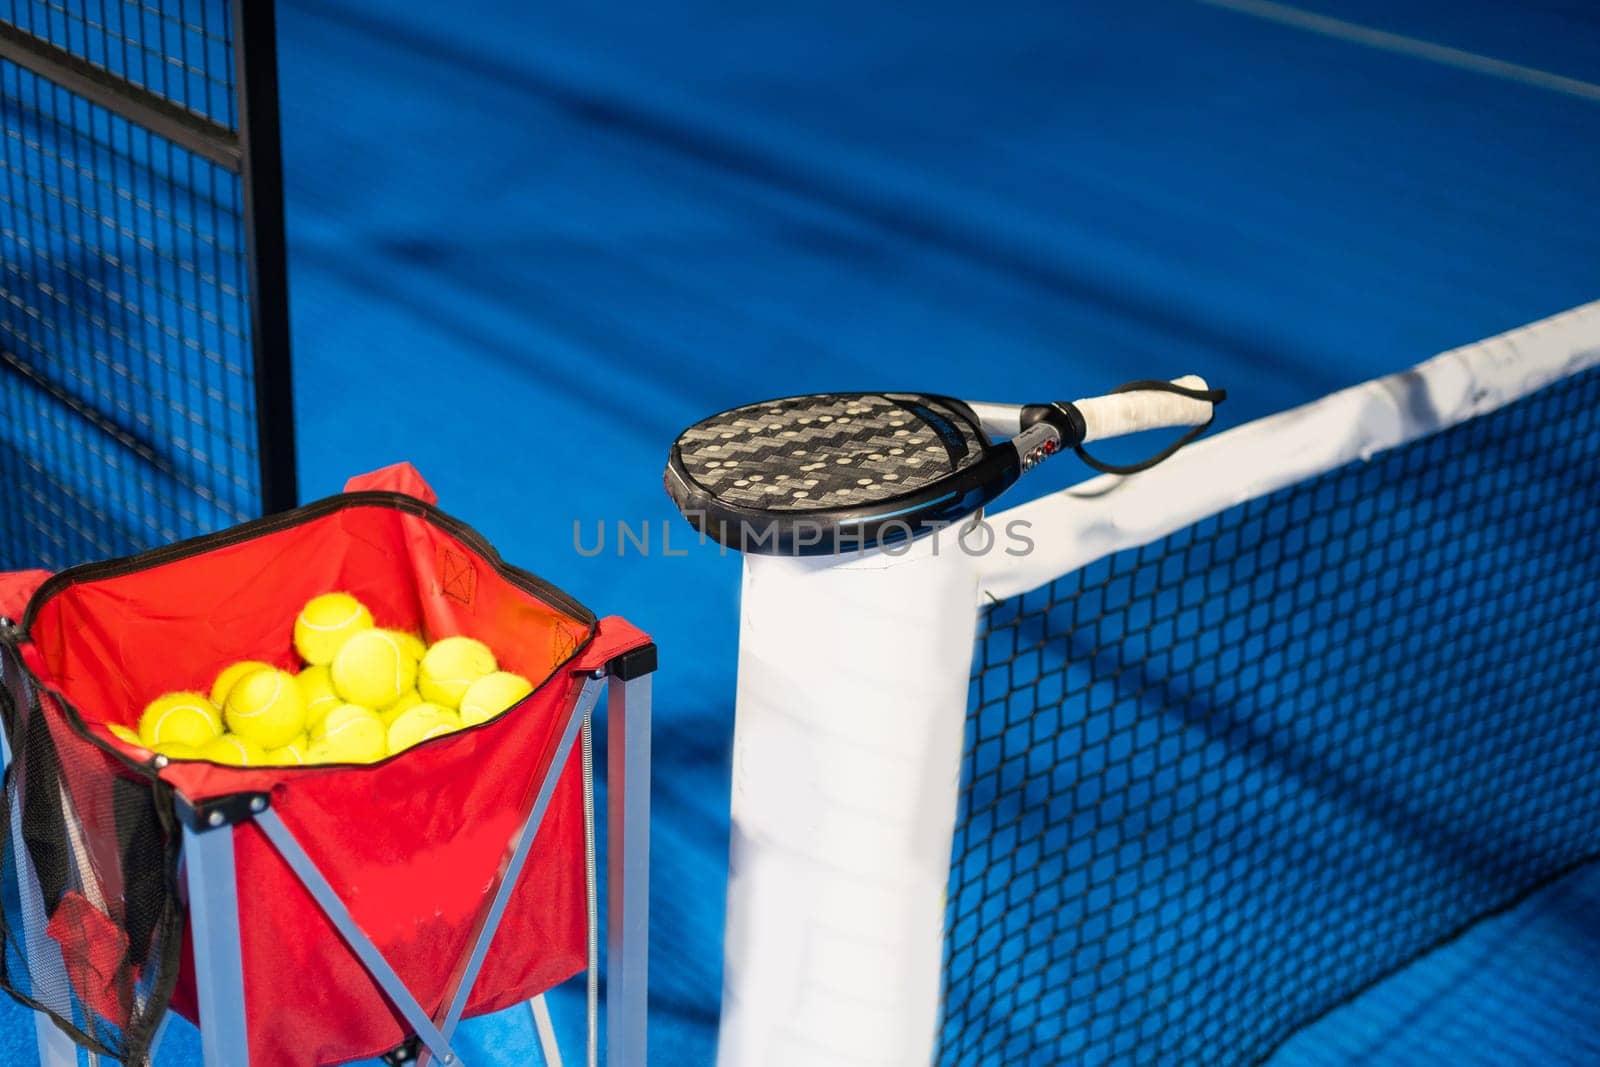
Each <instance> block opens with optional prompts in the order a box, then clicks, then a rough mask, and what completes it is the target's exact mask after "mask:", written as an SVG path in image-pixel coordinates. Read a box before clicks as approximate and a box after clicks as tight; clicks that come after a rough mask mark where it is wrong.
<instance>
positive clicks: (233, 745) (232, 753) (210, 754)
mask: <svg viewBox="0 0 1600 1067" xmlns="http://www.w3.org/2000/svg"><path fill="white" fill-rule="evenodd" d="M199 758H200V759H208V760H210V761H211V762H212V763H226V764H229V765H231V766H234V767H255V766H258V765H260V764H263V763H265V762H267V750H266V749H265V748H262V747H261V744H260V742H257V741H253V740H251V739H250V738H248V737H242V736H240V735H239V734H223V735H222V736H221V737H217V738H213V739H212V740H210V741H207V742H206V743H205V744H204V745H202V746H201V747H200V752H199Z"/></svg>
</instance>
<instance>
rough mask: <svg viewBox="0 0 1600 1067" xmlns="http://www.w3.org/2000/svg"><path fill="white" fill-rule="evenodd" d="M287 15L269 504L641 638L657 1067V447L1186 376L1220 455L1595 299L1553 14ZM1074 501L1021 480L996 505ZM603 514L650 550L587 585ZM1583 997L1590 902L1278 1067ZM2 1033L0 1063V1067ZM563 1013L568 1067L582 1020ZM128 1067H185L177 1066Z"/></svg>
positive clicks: (682, 922) (1372, 1010)
mask: <svg viewBox="0 0 1600 1067" xmlns="http://www.w3.org/2000/svg"><path fill="white" fill-rule="evenodd" d="M279 21H280V33H281V46H280V47H281V64H282V82H283V122H284V132H285V142H286V143H285V157H286V166H287V169H288V210H289V226H290V234H289V236H290V248H291V273H292V313H293V319H294V341H295V345H296V360H297V363H296V370H295V375H296V380H295V390H296V402H297V405H298V432H299V440H300V448H301V454H300V472H301V484H302V491H303V495H304V496H305V497H306V498H307V499H310V498H315V497H318V496H322V495H326V494H328V493H332V492H336V491H338V489H339V488H340V486H341V485H342V484H343V482H344V480H345V478H346V477H348V476H349V475H351V474H355V473H359V472H362V471H365V470H368V469H371V468H375V467H378V466H382V465H384V464H388V463H391V462H394V461H397V460H400V459H407V460H410V461H411V462H413V463H414V464H416V465H417V467H418V468H419V469H420V470H421V471H422V472H423V473H424V474H425V475H426V476H427V477H428V478H429V479H430V480H431V481H432V483H433V485H434V486H435V488H436V489H437V490H438V492H439V496H440V501H441V504H442V505H443V506H444V507H445V508H446V509H447V510H448V511H451V512H452V513H454V514H456V515H459V516H461V517H463V518H464V519H466V520H467V521H469V522H470V523H472V524H473V525H475V526H476V527H477V528H479V529H480V530H482V531H483V532H484V533H485V534H486V535H487V536H488V537H489V538H490V540H492V541H493V542H494V543H495V544H496V545H497V546H498V547H499V548H500V550H501V552H502V553H503V555H504V556H505V557H506V558H507V559H508V560H511V561H512V562H515V563H517V564H520V565H522V566H525V567H527V568H529V569H531V570H534V571H535V572H537V573H539V574H541V575H542V576H544V577H546V578H548V579H550V580H552V581H554V582H555V583H557V584H558V585H561V586H563V587H564V588H566V589H568V590H569V591H570V592H572V593H574V594H575V595H577V596H578V597H579V598H580V599H582V600H583V601H584V602H586V603H587V604H588V605H590V606H591V607H592V608H594V609H595V610H596V611H598V612H600V613H620V614H625V615H627V616H628V617H629V618H630V619H631V620H633V621H634V622H636V623H637V624H638V625H640V626H641V627H643V628H645V629H647V630H649V631H651V632H652V633H653V634H654V636H655V638H656V640H657V641H658V643H659V645H660V647H661V653H662V669H661V673H660V675H659V677H658V680H657V683H656V686H657V687H656V693H657V709H658V719H657V734H656V754H657V755H656V759H657V762H656V766H655V775H656V778H655V790H654V805H655V825H654V845H653V862H654V864H655V867H654V885H653V894H652V907H653V909H654V910H653V917H652V918H653V929H652V935H653V940H652V953H653V958H652V979H653V997H652V1020H651V1051H652V1054H653V1055H652V1060H653V1062H654V1063H656V1064H660V1065H679V1064H683V1065H703V1064H709V1063H711V1062H712V1061H713V1058H714V1049H715V1037H716V1024H717V1016H718V1008H719V1001H720V987H721V971H722V924H723V910H724V904H723V897H724V892H725V884H726V858H727V845H728V794H729V748H730V739H731V730H732V721H733V692H734V687H733V682H734V664H735V648H736V638H737V627H738V580H739V564H738V561H737V559H735V558H733V557H732V556H731V555H730V556H727V557H721V556H719V554H718V553H717V552H716V551H715V550H713V549H710V548H704V547H698V546H694V545H693V544H692V538H691V537H690V536H688V533H689V532H688V530H687V527H685V526H683V525H681V522H680V521H679V520H677V519H676V517H675V513H674V512H673V511H672V509H671V506H670V504H669V503H668V501H667V499H666V497H665V495H664V494H663V492H662V490H661V482H660V476H661V470H662V466H663V464H664V461H665V458H666V451H667V448H668V445H669V444H670V442H671V441H672V439H673V437H674V436H675V434H676V433H677V431H678V430H679V429H681V428H682V427H684V426H686V425H688V424H689V423H691V422H693V421H695V420H696V419H698V418H699V417H701V416H703V415H706V414H709V413H711V412H713V411H717V410H720V409H722V408H725V407H729V406H732V405H734V404H737V403H741V402H745V401H749V400H753V399H758V398H764V397H769V396H778V395H784V394H789V393H799V392H807V391H814V390H826V389H857V388H895V387H898V388H908V389H921V390H927V391H934V392H942V393H947V394H951V395H956V396H962V397H970V398H974V399H993V400H1015V401H1026V400H1038V399H1048V398H1050V397H1052V396H1058V395H1060V396H1084V395H1090V394H1093V393H1097V392H1102V391H1104V390H1105V389H1107V388H1109V387H1111V386H1114V385H1117V384H1119V383H1120V382H1123V381H1125V380H1128V379H1131V378H1142V377H1153V376H1163V377H1170V376H1175V375H1178V374H1182V373H1185V372H1198V373H1201V374H1203V375H1205V376H1206V377H1208V378H1209V379H1210V380H1211V381H1212V382H1214V383H1217V384H1221V385H1224V386H1226V387H1227V388H1228V390H1229V391H1230V393H1231V395H1232V399H1231V400H1230V401H1229V403H1228V405H1227V406H1226V408H1225V409H1224V411H1223V413H1222V415H1221V417H1220V419H1219V424H1220V425H1232V424H1236V423H1238V422H1241V421H1245V420H1248V419H1251V418H1255V417H1258V416H1261V415H1265V414H1268V413H1270V412H1274V411H1278V410H1281V409H1283V408H1286V407H1289V406H1292V405H1295V404H1299V403H1302V402H1305V401H1308V400H1311V399H1314V398H1316V397H1318V396H1320V395H1322V394H1324V393H1327V392H1328V391H1330V390H1332V389H1336V388H1339V387H1341V386H1345V385H1348V384H1351V383H1354V382H1357V381H1360V380H1363V379H1366V378H1369V377H1373V376H1376V375H1380V374H1385V373H1388V372H1392V371H1395V370H1397V369H1400V368H1403V367H1405V366H1408V365H1410V364H1411V363H1414V362H1416V361H1418V360H1420V359H1422V358H1424V357H1426V356H1428V355H1431V354H1433V353H1435V352H1437V351H1440V350H1442V349H1445V348H1449V347H1452V346H1455V345H1458V344H1462V343H1465V342H1469V341H1472V340H1476V339H1478V338H1481V337H1484V336H1488V335H1491V334H1494V333H1498V332H1501V331H1503V330H1507V329H1510V328H1512V327H1515V326H1518V325H1520V324H1522V323H1525V322H1528V321H1530V320H1533V319H1536V318H1540V317H1543V316H1545V315H1549V314H1552V313H1554V312H1556V311H1559V310H1562V309H1564V308H1567V307H1570V306H1573V305H1575V304H1578V303H1581V302H1584V301H1586V300H1590V299H1594V298H1595V297H1596V296H1597V295H1600V8H1596V7H1594V6H1593V5H1591V4H1588V3H1586V2H1583V0H1530V2H1526V3H1520V4H1515V5H1513V4H1506V3H1491V2H1489V0H1456V2H1452V3H1444V2H1439V0H1401V2H1397V3H1396V2H1389V3H1380V2H1378V0H1312V2H1309V3H1304V4H1296V5H1294V6H1286V5H1278V4H1273V3H1268V2H1265V0H1129V2H1127V3H1124V4H1118V5H1097V4H1088V3H1066V4H1063V3H1043V2H1026V0H1023V2H1018V0H999V2H996V3H989V4H984V5H973V4H970V3H966V4H960V3H949V2H946V0H929V2H926V3H920V4H914V5H912V4H908V5H860V4H851V3H842V2H838V0H814V2H811V3H807V4H786V5H728V4H716V3H706V2H703V0H691V2H690V3H687V4H675V5H645V4H640V5H631V6H618V5H589V4H577V3H564V2H554V3H542V4H537V5H530V4H526V3H523V2H520V0H469V2H466V3H460V4H454V5H449V6H443V7H442V6H440V5H437V4H428V5H422V4H409V5H408V4H399V3H394V2H386V0H281V3H280V8H279ZM1085 474H1086V472H1085V471H1083V469H1082V468H1081V467H1079V466H1077V465H1076V464H1075V463H1074V462H1073V461H1071V460H1070V459H1060V460H1057V461H1056V462H1055V463H1053V464H1050V465H1048V466H1047V467H1046V468H1045V469H1044V470H1042V471H1041V472H1039V473H1038V474H1037V475H1034V476H1031V477H1030V479H1029V480H1027V481H1025V482H1024V483H1023V485H1021V486H1019V487H1018V490H1017V491H1016V492H1015V493H1014V494H1013V497H1012V498H1008V500H1012V501H1020V500H1021V499H1024V498H1026V497H1027V496H1029V495H1035V494H1038V493H1043V492H1048V491H1051V490H1054V489H1059V488H1061V487H1063V486H1065V485H1067V484H1070V483H1071V482H1073V481H1076V480H1078V479H1080V478H1081V477H1083V476H1085ZM618 522H627V523H629V524H630V525H631V526H633V527H634V528H635V529H638V528H639V527H640V526H642V525H644V524H648V526H649V529H650V531H651V541H650V549H651V551H650V553H649V554H648V555H647V554H645V553H642V552H639V551H637V550H634V549H633V548H632V547H631V546H630V548H629V551H628V552H627V553H625V554H623V555H621V556H620V557H619V555H618V553H617V549H616V543H617V539H616V536H615V534H616V524H617V523H618ZM575 526H576V527H577V532H579V533H581V537H582V541H583V543H584V545H585V546H586V547H588V548H592V547H593V545H594V544H595V539H596V537H597V536H599V530H600V529H601V528H602V527H603V528H605V530H606V532H607V541H606V545H605V550H604V551H603V552H601V553H600V554H598V555H594V556H587V555H584V554H582V553H580V552H579V551H578V550H577V548H576V547H575ZM668 530H670V536H671V538H673V539H674V540H673V542H672V546H671V547H672V552H673V553H674V554H673V555H670V556H669V555H667V554H666V553H665V552H664V551H663V548H664V547H665V546H664V545H663V538H664V537H665V536H667V534H666V531H668ZM682 548H687V549H688V551H687V554H685V555H682V556H680V555H677V554H676V553H677V552H678V550H679V549H682ZM444 876H445V875H443V874H441V877H444ZM1597 960H1600V872H1597V871H1595V870H1593V869H1591V870H1589V871H1587V872H1579V873H1578V874H1576V875H1573V876H1571V877H1569V878H1567V879H1566V880H1564V881H1563V882H1561V883H1559V884H1557V885H1556V886H1553V887H1551V888H1549V889H1547V890H1546V891H1544V892H1543V893H1541V894H1539V895H1537V896H1535V897H1533V898H1531V899H1529V900H1528V901H1526V902H1524V903H1523V904H1522V905H1521V906H1519V907H1517V908H1515V909H1513V910H1511V911H1509V912H1507V913H1505V914H1502V915H1500V916H1497V917H1494V918H1492V919H1489V920H1487V921H1485V922H1484V923H1482V924H1481V925H1479V926H1478V927H1476V928H1475V929H1473V930H1472V931H1470V932H1469V933H1468V934H1467V935H1465V936H1464V937H1462V938H1461V939H1459V940H1458V941H1456V942H1454V943H1452V944H1451V945H1449V946H1447V947H1445V948H1443V949H1441V950H1440V951H1438V952H1436V953H1434V954H1433V955H1431V956H1430V957H1428V958H1426V959H1425V960H1423V961H1422V962H1420V963H1418V964H1416V965H1414V966H1412V967H1410V968H1408V969H1407V970H1406V971H1404V972H1401V973H1400V974H1398V975H1396V976H1395V977H1393V978H1392V979H1390V980H1389V981H1387V982H1385V983H1383V984H1380V985H1378V986H1376V987H1373V988H1372V989H1370V990H1368V991H1366V992H1365V993H1363V994H1362V995H1361V996H1359V997H1358V998H1356V999H1355V1000H1353V1001H1352V1002H1350V1003H1349V1004H1347V1005H1345V1006H1343V1007H1340V1008H1338V1009H1336V1010H1335V1011H1334V1012H1332V1013H1331V1014H1330V1015H1328V1016H1327V1017H1325V1018H1324V1019H1323V1020H1322V1021H1321V1022H1320V1023H1318V1024H1316V1025H1314V1026H1313V1027H1311V1028H1309V1029H1308V1030H1306V1031H1304V1032H1302V1033H1301V1034H1300V1035H1298V1036H1297V1037H1296V1038H1295V1040H1293V1041H1292V1042H1291V1043H1290V1044H1289V1045H1288V1046H1286V1047H1285V1048H1283V1049H1282V1050H1280V1052H1279V1054H1278V1056H1277V1057H1276V1059H1275V1061H1274V1062H1276V1063H1281V1064H1284V1065H1293V1067H1309V1065H1314V1064H1315V1065H1329V1064H1350V1063H1361V1064H1384V1065H1396V1067H1399V1065H1421V1064H1435V1063H1457V1064H1520V1063H1570V1064H1593V1063H1600V1010H1597V1008H1600V1003H1597V1002H1600V964H1597V963H1596V962H1595V961H1597ZM3 1010H4V1012H5V1026H4V1030H3V1041H0V1061H4V1062H7V1063H12V1062H18V1063H25V1062H29V1059H28V1057H29V1056H31V1052H30V1051H28V1046H29V1044H30V1043H31V1027H30V1026H29V1025H28V1021H27V1018H26V1016H25V1014H24V1013H23V1012H22V1010H21V1009H19V1008H17V1007H15V1006H14V1005H11V1004H10V1003H9V1002H7V1003H6V1005H5V1007H4V1009H3ZM555 1011H556V1014H557V1018H558V1022H559V1024H560V1025H561V1028H562V1031H563V1033H564V1035H565V1038H566V1042H565V1043H566V1047H567V1052H568V1062H573V1061H574V1059H575V1058H576V1057H577V1056H578V1051H577V1050H578V1048H579V1047H580V1046H579V1042H580V1041H581V1022H582V999H581V989H580V988H579V987H578V985H577V984H576V983H574V984H573V986H572V987H571V988H570V989H566V990H563V991H562V993H561V995H560V997H559V999H558V1000H557V1001H556V1003H555ZM470 1034H471V1037H470V1039H469V1041H468V1042H467V1046H466V1048H465V1049H464V1053H465V1057H466V1060H467V1062H468V1063H496V1064H509V1063H516V1064H522V1063H537V1062H538V1053H537V1051H536V1049H535V1046H534V1044H533V1039H532V1026H531V1023H530V1022H529V1020H528V1019H527V1018H526V1015H525V1013H518V1014H515V1015H507V1016H502V1017H497V1018H493V1019H488V1020H480V1021H477V1022H475V1023H474V1024H472V1027H471V1029H470ZM158 1062H161V1063H173V1064H177V1063H197V1062H198V1043H197V1041H196V1039H195V1035H194V1032H193V1031H192V1030H190V1029H188V1028H187V1027H174V1028H173V1030H172V1032H171V1033H170V1034H169V1037H168V1045H167V1047H166V1048H165V1049H164V1051H163V1054H162V1056H161V1057H160V1059H159V1061H158Z"/></svg>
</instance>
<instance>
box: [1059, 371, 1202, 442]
mask: <svg viewBox="0 0 1600 1067" xmlns="http://www.w3.org/2000/svg"><path fill="white" fill-rule="evenodd" d="M1172 384H1173V385H1181V386H1183V387H1184V388H1185V389H1208V388H1210V386H1208V385H1206V380H1205V379H1204V378H1202V377H1200V376H1199V375H1198V374H1185V375H1184V376H1183V377H1182V378H1174V379H1173V380H1172ZM1072 406H1073V407H1075V408H1077V409H1078V411H1079V413H1080V414H1082V415H1083V425H1084V429H1085V432H1084V435H1083V439H1084V441H1085V442H1088V441H1103V440H1105V439H1106V438H1108V437H1122V436H1123V435H1125V434H1130V433H1138V432H1139V431H1141V430H1159V429H1161V428H1163V427H1168V426H1203V425H1204V424H1205V423H1207V422H1209V421H1211V411H1212V404H1211V403H1210V402H1209V401H1206V400H1195V399H1193V398H1191V397H1187V396H1179V395H1178V394H1176V393H1163V392H1159V391H1157V390H1154V389H1146V390H1140V391H1137V392H1131V393H1112V394H1111V395H1109V396H1095V397H1090V398H1088V399H1087V400H1074V401H1073V402H1072Z"/></svg>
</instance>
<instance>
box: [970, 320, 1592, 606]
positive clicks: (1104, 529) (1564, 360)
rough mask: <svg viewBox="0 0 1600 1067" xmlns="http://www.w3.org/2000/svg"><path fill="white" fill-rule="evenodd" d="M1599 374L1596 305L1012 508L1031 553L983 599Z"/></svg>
mask: <svg viewBox="0 0 1600 1067" xmlns="http://www.w3.org/2000/svg"><path fill="white" fill-rule="evenodd" d="M1596 365H1600V301H1595V302H1593V303H1589V304H1583V305H1580V306H1579V307H1576V308H1573V309H1571V310H1570V311H1565V312H1562V313H1561V314H1558V315H1552V316H1551V317H1550V318H1547V319H1541V320H1540V321H1538V322H1534V323H1530V324H1529V325H1527V326H1523V327H1521V328H1520V329H1516V330H1512V331H1510V332H1508V333H1504V334H1501V335H1499V336H1497V337H1491V338H1489V339H1488V340H1485V341H1479V342H1477V343H1475V344H1470V345H1463V346H1462V347H1460V348H1455V349H1451V350H1450V351H1448V352H1444V353H1441V354H1440V355H1437V356H1434V357H1433V358H1432V359H1429V360H1427V361H1425V362H1423V363H1420V364H1418V365H1417V366H1415V367H1412V368H1411V369H1409V370H1405V371H1401V372H1399V373H1398V374H1391V375H1388V376H1386V377H1383V378H1375V379H1373V380H1372V381H1369V382H1363V383H1362V384H1360V385H1355V386H1351V387H1350V388H1348V389H1344V390H1341V391H1340V392H1337V393H1333V394H1332V395H1330V396H1327V397H1324V398H1323V399H1321V400H1317V401H1314V402H1312V403H1310V404H1306V405H1304V406H1302V407H1298V408H1295V409H1293V410H1291V411H1285V412H1282V413H1281V414H1278V415H1273V416H1270V417H1268V418H1264V419H1257V420H1255V421H1254V422H1251V423H1248V424H1246V425H1244V426H1240V427H1238V428H1236V429H1233V430H1230V431H1228V432H1227V433H1222V434H1218V435H1217V436H1215V437H1212V438H1209V439H1207V440H1205V441H1201V442H1199V443H1198V444H1195V445H1193V446H1191V447H1189V448H1187V449H1185V450H1184V451H1182V452H1180V453H1178V454H1177V455H1175V456H1173V457H1172V458H1171V459H1169V460H1167V461H1166V462H1165V463H1162V464H1161V465H1160V466H1158V467H1155V468H1154V469H1152V470H1149V471H1145V472H1143V473H1141V474H1139V475H1137V476H1136V477H1132V478H1124V477H1120V476H1116V475H1106V476H1104V477H1100V478H1094V479H1091V480H1089V481H1087V482H1084V483H1083V484H1081V485H1078V486H1076V487H1074V488H1072V489H1070V490H1068V491H1066V492H1063V493H1056V494H1053V495H1051V496H1047V497H1043V498H1041V499H1039V500H1035V501H1033V502H1032V503H1029V504H1025V505H1023V506H1021V507H1018V508H1013V509H1011V510H1009V511H1007V512H1005V513H1004V514H1003V515H1000V516H998V517H997V518H996V519H995V522H996V523H997V524H998V525H1002V526H1003V525H1005V524H1007V523H1009V522H1014V521H1018V520H1023V521H1026V522H1028V523H1029V525H1030V529H1031V531H1032V535H1033V539H1034V541H1035V543H1036V546H1037V547H1036V549H1035V551H1033V552H1031V553H1029V554H1028V555H1027V556H1025V557H1021V558H1018V557H1014V556H1010V555H1007V554H1005V553H992V554H990V555H989V556H987V557H986V558H985V559H984V560H983V561H982V562H981V572H982V573H981V575H980V585H981V589H982V593H983V594H984V600H985V601H988V600H989V599H990V598H993V599H994V600H1004V599H1006V598H1008V597H1012V596H1016V595H1017V594H1019V593H1025V592H1027V591H1029V590H1031V589H1037V588H1038V587H1039V586H1042V585H1044V584H1046V583H1047V582H1050V581H1052V580H1054V579H1055V578H1058V577H1060V576H1061V575H1063V574H1068V573H1070V572H1072V571H1075V570H1077V569H1079V568H1080V567H1083V566H1085V565H1087V564H1089V563H1092V562H1093V561H1095V560H1097V559H1100V558H1102V557H1104V556H1108V555H1110V554H1111V553H1113V552H1118V551H1121V550H1122V549H1124V548H1133V547H1136V546H1138V545H1144V544H1149V543H1150V542H1152V541H1154V540H1156V539H1157V538H1161V537H1165V536H1166V535H1167V534H1169V533H1172V532H1173V531H1174V530H1178V529H1182V528H1183V527H1185V526H1188V525H1190V524H1191V523H1194V522H1198V521H1199V520H1200V519H1203V518H1205V517H1206V516H1208V515H1214V514H1216V513H1217V512H1219V511H1223V510H1225V509H1226V508H1229V507H1232V506H1233V505H1235V504H1241V503H1243V502H1245V501H1247V500H1255V499H1257V498H1259V497H1263V496H1266V495H1267V494H1268V493H1271V492H1274V491H1275V490H1278V489H1282V488H1283V487H1285V486H1288V485H1292V484H1294V483H1295V482H1298V481H1301V480H1303V479H1306V478H1311V477H1314V476H1316V475H1319V474H1323V473H1325V472H1327V471H1330V470H1334V469H1335V468H1337V467H1341V466H1343V465H1344V464H1346V463H1349V462H1352V461H1354V460H1358V459H1359V460H1364V459H1370V458H1371V457H1372V456H1374V455H1376V454H1378V453H1379V452H1383V451H1386V450H1388V449H1391V448H1395V447H1398V446H1399V445H1403V444H1406V443H1407V442H1409V441H1414V440H1417V439H1418V438H1421V437H1426V436H1428V435H1430V434H1434V433H1438V432H1439V431H1441V430H1445V429H1448V428H1449V427H1451V426H1455V425H1457V424H1459V423H1462V422H1465V421H1466V420H1468V419H1471V418H1474V417H1476V416H1478V415H1483V414H1486V413H1488V412H1491V411H1495V410H1497V409H1499V408H1502V407H1504V406H1505V405H1507V404H1509V403H1511V402H1512V401H1514V400H1518V399H1520V398H1522V397H1524V396H1527V395H1529V394H1530V393H1534V392H1536V391H1538V390H1539V389H1542V388H1543V387H1544V386H1546V385H1549V384H1551V383H1552V382H1557V381H1560V380H1561V379H1563V378H1568V377H1571V376H1572V375H1574V374H1577V373H1579V372H1580V371H1583V370H1586V369H1588V368H1590V367H1593V366H1596Z"/></svg>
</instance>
